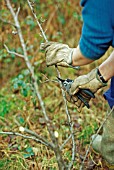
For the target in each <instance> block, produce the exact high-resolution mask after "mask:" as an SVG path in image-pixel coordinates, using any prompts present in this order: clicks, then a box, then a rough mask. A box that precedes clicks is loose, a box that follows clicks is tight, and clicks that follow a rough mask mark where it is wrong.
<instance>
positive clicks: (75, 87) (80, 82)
mask: <svg viewBox="0 0 114 170" xmlns="http://www.w3.org/2000/svg"><path fill="white" fill-rule="evenodd" d="M106 85H107V83H106V82H104V81H103V77H102V76H101V75H100V72H99V70H98V68H96V69H94V70H92V71H91V72H90V73H88V74H87V75H83V76H79V77H78V78H76V79H75V80H74V82H73V83H72V85H71V89H70V95H74V94H76V93H77V92H78V91H79V90H80V89H89V90H91V92H93V93H96V92H97V90H98V89H100V88H102V87H104V86H106Z"/></svg>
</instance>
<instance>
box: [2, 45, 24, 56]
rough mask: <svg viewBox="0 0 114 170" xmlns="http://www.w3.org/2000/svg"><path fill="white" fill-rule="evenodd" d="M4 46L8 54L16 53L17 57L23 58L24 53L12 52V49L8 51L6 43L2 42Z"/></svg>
mask: <svg viewBox="0 0 114 170" xmlns="http://www.w3.org/2000/svg"><path fill="white" fill-rule="evenodd" d="M4 47H5V49H6V50H7V52H8V53H9V54H14V55H16V56H18V57H21V58H24V55H22V54H19V53H16V52H14V51H10V50H9V48H8V47H7V45H6V44H4Z"/></svg>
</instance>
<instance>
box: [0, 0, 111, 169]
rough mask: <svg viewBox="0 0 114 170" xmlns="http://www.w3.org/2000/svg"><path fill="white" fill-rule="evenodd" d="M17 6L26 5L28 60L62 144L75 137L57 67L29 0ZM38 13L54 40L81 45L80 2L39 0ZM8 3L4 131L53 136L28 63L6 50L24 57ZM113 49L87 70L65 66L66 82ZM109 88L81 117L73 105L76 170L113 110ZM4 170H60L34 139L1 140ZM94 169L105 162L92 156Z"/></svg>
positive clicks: (3, 32) (1, 110) (0, 63)
mask: <svg viewBox="0 0 114 170" xmlns="http://www.w3.org/2000/svg"><path fill="white" fill-rule="evenodd" d="M11 3H12V6H13V8H14V9H15V11H16V9H17V8H18V7H19V6H20V7H21V10H20V13H19V21H20V25H21V28H22V33H23V36H24V39H25V43H26V46H27V52H28V57H29V59H30V61H31V63H32V65H33V67H34V70H35V75H36V77H37V82H38V85H39V88H40V93H41V95H42V98H43V100H44V102H45V106H46V110H47V112H48V115H49V117H50V119H51V120H52V121H53V123H54V124H55V126H56V130H57V131H58V133H59V139H58V140H59V143H60V145H61V144H62V143H63V141H64V140H65V139H66V138H67V137H68V136H69V134H70V132H69V127H68V124H67V117H66V115H65V108H64V104H63V99H62V95H61V90H60V88H59V85H58V83H57V82H52V81H51V80H56V71H55V68H54V67H49V68H47V67H46V63H45V56H44V53H42V52H41V51H40V49H39V46H40V44H41V43H42V42H44V39H43V37H42V36H41V33H40V30H39V27H38V26H37V24H36V21H35V20H34V18H33V15H32V14H31V11H30V9H29V7H28V4H27V2H26V1H24V0H20V1H18V0H11ZM34 10H35V12H36V14H37V18H38V19H39V21H40V23H41V25H42V27H43V29H44V30H45V33H46V35H47V38H48V40H50V41H58V42H62V43H66V44H68V45H69V46H70V47H76V46H77V45H78V41H79V39H80V35H81V28H82V24H83V20H82V16H81V7H80V1H79V0H75V1H74V0H69V1H67V0H54V1H52V0H34ZM9 22H10V23H14V21H13V19H12V16H11V14H10V12H9V10H8V9H7V7H6V4H5V1H3V0H1V1H0V130H3V131H18V128H19V126H24V127H27V128H29V129H31V130H34V131H35V132H36V133H38V134H41V135H43V136H45V137H46V138H48V132H47V128H46V124H45V121H44V118H43V116H42V111H41V107H40V105H39V103H38V101H37V100H36V97H35V93H34V89H33V86H32V84H31V78H30V74H29V71H28V69H27V68H26V66H25V63H24V61H23V59H21V58H18V57H16V56H15V55H9V54H8V53H7V52H6V50H5V48H4V44H6V45H7V46H8V47H9V48H10V50H12V51H15V52H18V53H21V54H23V51H22V48H21V45H20V41H19V38H18V35H17V34H16V29H15V27H14V26H13V25H12V24H9ZM111 51H112V49H109V50H108V52H107V53H106V54H105V55H104V56H103V57H102V58H101V59H100V60H98V61H96V62H94V63H92V64H90V65H87V66H83V67H81V69H80V70H73V69H71V68H69V69H65V68H59V69H60V72H61V76H62V78H71V79H74V78H75V77H76V76H79V75H82V74H85V73H87V72H89V71H90V70H91V69H93V68H94V67H96V66H98V65H99V64H100V63H102V61H103V60H105V59H106V58H107V57H108V56H109V54H110V53H111ZM104 90H106V89H103V90H100V91H99V92H98V93H97V94H96V98H95V99H93V100H92V101H91V102H90V105H91V108H90V109H89V110H88V109H86V108H84V109H83V111H82V112H81V113H78V112H77V110H76V108H75V106H74V105H71V104H68V107H69V111H70V113H71V118H72V120H73V121H74V130H75V137H76V144H77V157H76V161H75V163H74V167H73V169H74V170H78V169H79V166H80V164H81V160H82V158H83V156H84V155H85V153H86V150H87V147H88V144H89V141H90V137H91V135H92V134H94V133H95V132H96V130H97V129H98V127H99V126H100V123H101V122H102V120H103V118H104V116H105V113H106V111H107V107H108V106H107V103H106V102H105V100H104V98H103V97H102V94H103V91H104ZM71 146H72V145H71V141H70V142H69V143H68V144H67V146H66V147H65V149H64V150H63V156H64V159H65V160H66V161H70V160H71ZM0 150H1V152H0V169H1V170H4V169H7V170H14V169H15V170H24V169H27V170H28V169H31V170H32V169H34V170H39V169H40V170H48V169H49V170H56V169H58V168H57V163H56V159H55V156H54V153H53V152H52V151H51V150H49V149H47V148H46V147H45V146H42V145H41V144H36V143H35V142H34V141H30V140H27V139H22V138H20V137H14V136H6V135H4V136H0ZM86 167H87V168H88V169H102V168H104V169H105V167H104V165H103V164H102V158H101V157H100V156H99V155H95V154H94V153H92V152H91V153H90V154H89V155H88V157H87V160H86Z"/></svg>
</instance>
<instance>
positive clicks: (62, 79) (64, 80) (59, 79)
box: [57, 77, 65, 83]
mask: <svg viewBox="0 0 114 170" xmlns="http://www.w3.org/2000/svg"><path fill="white" fill-rule="evenodd" d="M57 79H58V80H59V81H61V82H62V83H63V82H64V81H65V80H63V79H61V78H59V77H57Z"/></svg>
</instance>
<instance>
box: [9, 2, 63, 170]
mask: <svg viewBox="0 0 114 170" xmlns="http://www.w3.org/2000/svg"><path fill="white" fill-rule="evenodd" d="M6 3H7V7H8V8H9V10H10V12H11V14H12V16H13V19H14V21H15V25H16V28H17V32H18V35H19V39H20V43H21V46H22V49H23V53H24V60H25V63H26V65H27V67H28V69H29V71H30V73H31V78H32V82H33V85H34V89H35V92H36V96H37V98H38V100H39V103H40V105H41V108H42V112H43V114H44V118H45V121H46V125H47V129H48V132H49V134H50V137H51V140H52V142H53V145H54V147H53V151H54V152H55V155H56V158H57V162H58V166H59V169H60V170H63V169H65V163H64V161H63V158H62V153H61V150H60V147H59V145H58V141H57V139H56V137H55V136H54V133H53V128H52V124H51V122H50V120H49V118H48V116H47V113H46V110H45V106H44V102H43V100H42V97H41V95H40V93H39V88H38V84H37V79H36V77H35V74H34V70H33V67H32V65H31V63H30V61H29V59H28V56H27V50H26V45H25V42H24V39H23V35H22V31H21V27H20V24H19V21H18V13H19V12H17V13H15V12H14V10H13V8H12V6H11V3H10V1H9V0H6ZM18 11H19V9H18ZM16 14H17V15H16Z"/></svg>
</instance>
